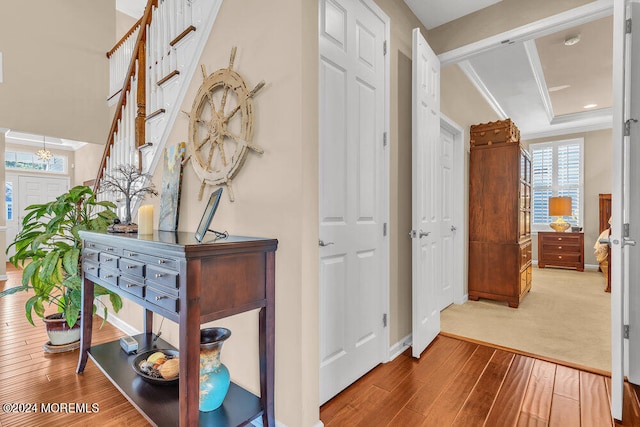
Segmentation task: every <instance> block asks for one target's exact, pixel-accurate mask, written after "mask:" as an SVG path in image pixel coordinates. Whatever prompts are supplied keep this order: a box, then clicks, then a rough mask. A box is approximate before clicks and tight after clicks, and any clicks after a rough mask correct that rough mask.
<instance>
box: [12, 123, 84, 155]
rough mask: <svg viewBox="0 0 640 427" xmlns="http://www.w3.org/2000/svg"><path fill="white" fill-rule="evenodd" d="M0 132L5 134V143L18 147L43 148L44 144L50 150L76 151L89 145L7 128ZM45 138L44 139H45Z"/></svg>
mask: <svg viewBox="0 0 640 427" xmlns="http://www.w3.org/2000/svg"><path fill="white" fill-rule="evenodd" d="M0 132H4V137H5V142H7V143H9V144H16V145H29V146H31V147H42V144H43V142H45V143H46V145H47V146H49V148H55V149H57V150H67V151H75V150H77V149H78V148H81V147H84V146H85V145H87V143H86V142H82V141H74V140H72V139H63V138H56V137H54V136H43V135H36V134H33V133H27V132H19V131H15V130H10V129H6V128H0ZM43 138H44V139H43Z"/></svg>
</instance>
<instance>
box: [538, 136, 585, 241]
mask: <svg viewBox="0 0 640 427" xmlns="http://www.w3.org/2000/svg"><path fill="white" fill-rule="evenodd" d="M529 152H530V153H531V158H532V169H533V170H532V172H533V177H532V178H533V182H532V192H533V203H532V218H531V229H532V230H533V231H548V230H549V223H550V222H552V221H554V220H555V218H551V217H549V210H548V209H549V197H553V196H569V197H571V209H572V211H573V214H572V215H571V216H566V217H564V219H565V221H567V222H569V223H571V225H575V226H582V222H583V212H582V211H583V206H584V200H583V197H584V196H583V195H584V189H583V187H584V186H583V182H584V178H583V163H584V161H583V159H584V154H583V153H584V140H583V139H582V138H577V139H570V140H564V141H554V142H543V143H538V144H530V145H529Z"/></svg>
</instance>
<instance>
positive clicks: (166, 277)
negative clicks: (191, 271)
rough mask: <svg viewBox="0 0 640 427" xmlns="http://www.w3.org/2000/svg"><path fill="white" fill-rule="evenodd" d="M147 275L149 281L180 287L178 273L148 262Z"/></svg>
mask: <svg viewBox="0 0 640 427" xmlns="http://www.w3.org/2000/svg"><path fill="white" fill-rule="evenodd" d="M145 277H146V278H147V280H148V281H151V282H153V283H157V284H159V285H162V286H168V287H170V288H174V289H175V288H177V287H178V273H177V272H175V271H170V270H165V269H162V268H158V267H156V266H152V265H149V264H147V272H146V275H145Z"/></svg>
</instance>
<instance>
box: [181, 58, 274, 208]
mask: <svg viewBox="0 0 640 427" xmlns="http://www.w3.org/2000/svg"><path fill="white" fill-rule="evenodd" d="M235 57H236V48H235V47H234V48H233V49H231V56H230V58H229V66H228V67H227V68H222V69H220V70H217V71H215V72H213V73H212V74H207V70H206V68H205V66H204V65H202V66H201V71H202V78H203V82H202V85H201V86H200V88H199V89H198V93H197V94H196V97H195V99H194V101H193V106H192V108H191V112H189V113H186V114H187V115H188V116H189V150H190V156H189V158H190V159H191V164H192V166H193V168H194V171H195V172H196V175H197V176H198V178H199V179H200V180H201V181H202V184H201V185H200V192H199V193H198V200H202V195H203V192H204V188H205V186H206V185H226V186H227V188H228V193H229V197H230V199H231V201H233V200H234V193H233V189H232V187H231V181H232V179H233V178H234V177H235V175H236V174H237V173H238V171H239V170H240V168H241V167H242V165H243V164H244V161H245V159H246V155H247V152H248V150H252V151H254V152H256V153H259V154H262V153H264V150H263V149H262V148H260V147H259V146H257V145H255V144H254V143H252V138H253V120H254V117H253V98H254V96H255V95H256V94H257V93H258V92H259V91H260V90H261V89H262V88H263V87H264V85H265V83H264V81H261V82H260V83H258V84H257V85H256V86H255V87H254V88H253V89H251V90H249V88H248V87H247V84H246V83H245V81H244V79H243V78H242V77H241V76H240V74H238V73H237V72H236V71H234V70H233V63H234V61H235ZM218 99H219V102H218V101H217V100H218ZM234 100H235V105H234V104H233V101H234ZM227 108H229V111H228V112H227V111H226V110H227Z"/></svg>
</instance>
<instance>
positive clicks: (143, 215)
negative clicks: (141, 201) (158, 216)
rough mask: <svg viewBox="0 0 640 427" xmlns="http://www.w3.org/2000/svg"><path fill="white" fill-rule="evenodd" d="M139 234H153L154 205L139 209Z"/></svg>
mask: <svg viewBox="0 0 640 427" xmlns="http://www.w3.org/2000/svg"><path fill="white" fill-rule="evenodd" d="M138 234H153V205H144V206H140V209H138Z"/></svg>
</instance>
